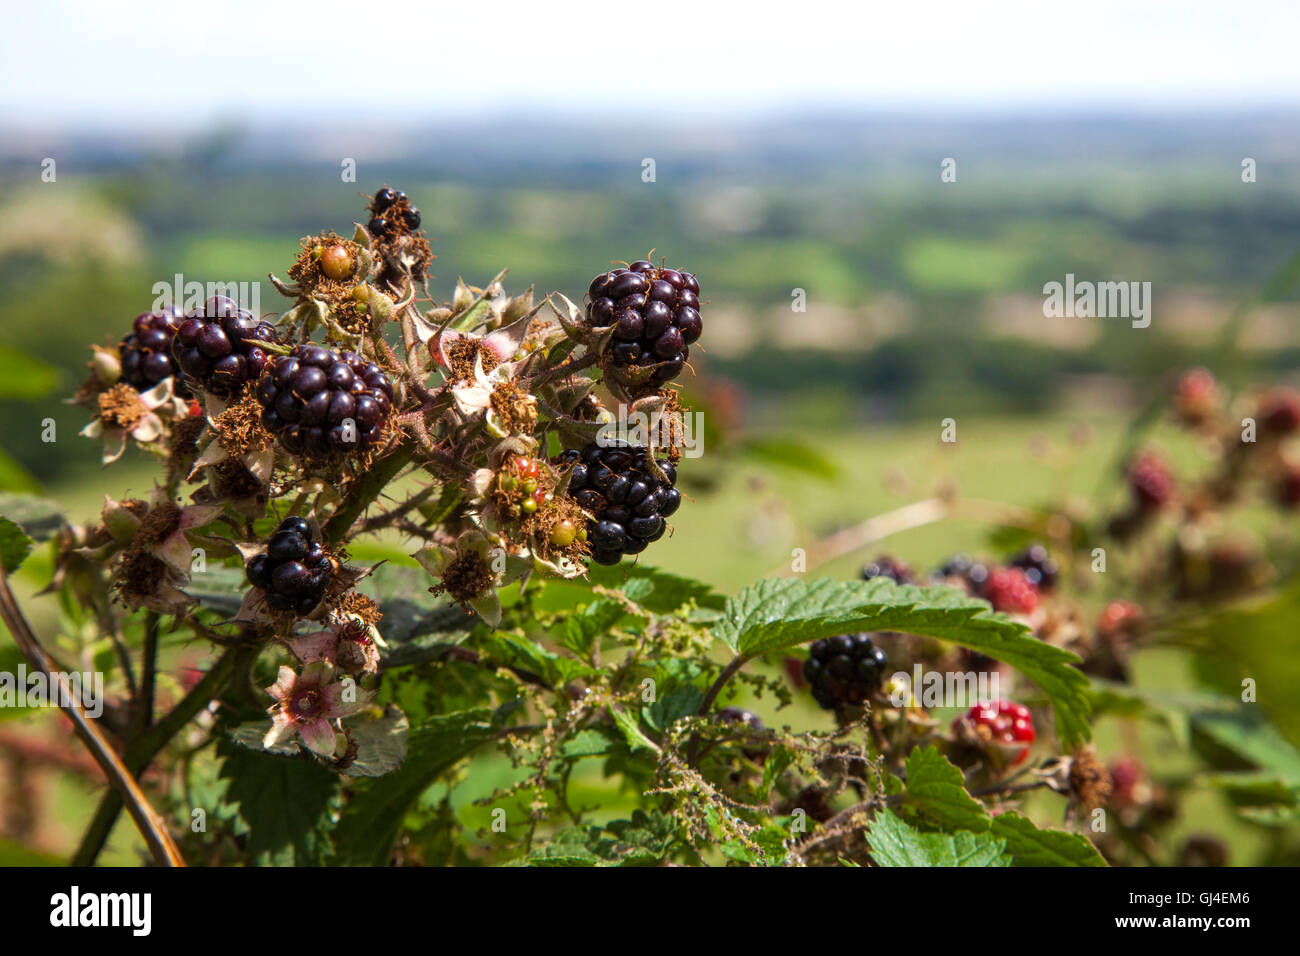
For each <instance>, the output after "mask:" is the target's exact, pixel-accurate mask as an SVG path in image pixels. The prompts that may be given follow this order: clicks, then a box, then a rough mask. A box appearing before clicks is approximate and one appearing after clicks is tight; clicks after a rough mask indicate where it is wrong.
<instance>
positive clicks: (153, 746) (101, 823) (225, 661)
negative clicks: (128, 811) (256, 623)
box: [71, 647, 256, 866]
mask: <svg viewBox="0 0 1300 956" xmlns="http://www.w3.org/2000/svg"><path fill="white" fill-rule="evenodd" d="M249 653H252V654H256V650H255V649H254V648H248V647H232V648H230V649H229V650H227V651H226V652H225V653H224V654H222V655H221V656H220V657H219V658H217V660H216V662H215V663H214V664H213V665H212V667H211V669H209V671H208V672H207V674H205V675H204V676H203V679H202V680H200V681H199V682H198V683H197V684H195V685H194V688H193V690H191V691H190V692H189V693H188V694H186V695H185V697H184V698H183V699H182V700H181V702H180V703H179V704H177V705H176V706H175V707H174V708H173V709H172V711H171V712H170V713H169V714H168V715H167V716H166V717H164V718H163V719H162V720H160V721H159V722H158V723H156V724H154V725H153V726H152V727H150V728H149V729H148V730H147V731H146V732H145V733H143V734H141V735H140V736H139V737H137V738H136V739H135V740H134V741H133V742H132V743H131V745H130V746H129V747H127V748H126V754H125V755H124V757H123V763H125V764H126V767H127V769H128V770H130V771H131V774H132V775H133V776H134V777H135V778H136V779H139V777H140V775H141V774H142V773H144V771H145V768H146V767H148V766H149V764H150V763H151V762H152V761H153V758H154V757H156V756H157V755H158V752H159V751H161V750H162V749H163V747H165V746H166V745H167V742H168V741H170V740H171V739H172V737H174V736H175V735H176V734H178V733H179V732H180V731H181V729H182V728H183V727H184V726H185V725H186V724H188V723H189V722H190V721H191V720H193V719H194V717H195V716H196V715H197V714H198V713H199V711H201V710H203V708H205V707H207V706H208V704H209V703H210V702H211V701H212V700H214V699H215V698H216V697H217V696H218V695H219V694H220V693H221V690H222V688H223V687H225V684H226V681H227V680H228V679H229V678H230V675H231V674H232V673H233V672H234V670H235V664H236V662H237V661H238V660H239V658H240V656H241V655H245V654H249ZM121 811H122V798H121V796H120V795H119V794H118V792H117V791H116V790H110V791H108V792H107V793H105V794H104V797H103V799H102V800H100V802H99V806H98V807H97V808H96V810H95V816H94V818H93V819H92V820H91V821H90V826H89V827H87V828H86V832H85V835H83V836H82V838H81V845H80V846H79V847H78V848H77V852H76V854H74V855H73V857H72V860H71V865H72V866H93V865H94V863H95V859H96V857H98V856H99V853H100V851H101V850H102V849H103V848H104V844H105V843H107V842H108V836H109V834H110V833H111V832H112V831H113V825H114V824H115V823H116V822H117V816H118V814H119V813H121Z"/></svg>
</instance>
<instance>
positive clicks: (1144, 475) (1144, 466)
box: [1128, 452, 1174, 513]
mask: <svg viewBox="0 0 1300 956" xmlns="http://www.w3.org/2000/svg"><path fill="white" fill-rule="evenodd" d="M1128 486H1129V490H1130V491H1131V492H1132V493H1133V500H1134V502H1135V503H1136V504H1137V508H1138V511H1139V512H1142V513H1149V512H1152V511H1157V510H1159V509H1160V508H1162V507H1164V506H1165V505H1166V504H1167V503H1168V502H1169V500H1170V499H1171V498H1172V497H1173V494H1174V476H1173V473H1172V472H1171V471H1170V470H1169V466H1168V465H1166V464H1165V462H1164V460H1163V459H1161V458H1160V457H1159V456H1157V455H1155V454H1154V453H1151V452H1146V453H1144V454H1141V455H1139V456H1138V457H1136V458H1134V459H1133V461H1132V462H1131V463H1130V464H1129V468H1128Z"/></svg>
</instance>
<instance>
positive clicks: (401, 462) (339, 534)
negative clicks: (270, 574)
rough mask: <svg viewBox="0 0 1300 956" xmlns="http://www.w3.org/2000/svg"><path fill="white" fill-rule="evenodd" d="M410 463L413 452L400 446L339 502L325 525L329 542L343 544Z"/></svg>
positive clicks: (382, 459) (362, 477)
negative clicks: (367, 509) (361, 517)
mask: <svg viewBox="0 0 1300 956" xmlns="http://www.w3.org/2000/svg"><path fill="white" fill-rule="evenodd" d="M410 461H411V450H410V448H409V447H406V446H403V445H398V446H397V447H396V448H394V449H393V450H392V451H390V452H389V453H388V454H387V455H385V456H384V457H383V458H381V459H379V461H378V462H376V463H375V466H374V467H373V468H372V469H370V471H368V472H366V473H365V474H364V475H362V476H361V478H360V479H359V480H358V481H357V483H356V484H354V485H353V486H352V488H351V489H350V490H349V491H348V494H347V497H346V498H344V499H343V501H342V502H340V503H339V506H338V508H337V509H335V511H334V514H333V515H331V516H330V520H329V521H327V522H326V523H325V527H324V528H323V529H322V531H323V532H324V535H325V539H326V540H327V541H328V542H329V543H330V544H338V543H339V542H340V541H342V540H343V539H344V538H345V537H346V536H347V533H348V531H349V530H351V528H352V524H353V522H355V521H356V520H357V518H358V517H360V515H361V513H362V512H363V511H365V510H366V508H368V507H369V506H370V504H371V503H372V502H373V501H374V500H375V499H376V498H378V497H379V494H380V492H382V491H383V490H384V488H385V487H386V486H387V485H388V483H389V482H390V481H392V480H393V479H394V478H395V477H397V473H398V472H399V471H401V470H402V469H403V468H404V467H406V465H408V464H409V463H410Z"/></svg>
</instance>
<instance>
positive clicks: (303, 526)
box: [245, 517, 334, 615]
mask: <svg viewBox="0 0 1300 956" xmlns="http://www.w3.org/2000/svg"><path fill="white" fill-rule="evenodd" d="M245 571H246V572H247V574H248V582H249V583H250V584H252V585H253V587H256V588H261V589H262V590H263V591H265V592H266V603H267V605H268V606H269V607H271V608H272V609H274V610H276V611H293V612H294V613H296V614H302V615H305V614H310V613H311V612H312V611H314V610H315V609H316V605H318V604H319V603H320V602H321V598H323V597H324V596H325V589H326V587H327V586H328V585H329V582H330V576H331V575H332V574H333V573H334V562H333V559H331V558H330V556H329V554H328V553H327V552H326V551H325V549H324V548H323V547H322V546H321V544H320V542H319V541H317V540H316V538H315V535H314V534H313V532H312V528H311V525H310V524H308V523H307V522H306V521H305V520H304V519H302V518H298V517H290V518H285V519H284V520H283V521H282V522H280V526H279V527H278V528H276V529H275V533H274V534H273V535H271V539H270V540H269V541H268V542H267V545H266V551H264V552H263V553H261V554H255V555H253V557H252V558H251V559H250V560H249V562H248V564H247V566H246V567H245Z"/></svg>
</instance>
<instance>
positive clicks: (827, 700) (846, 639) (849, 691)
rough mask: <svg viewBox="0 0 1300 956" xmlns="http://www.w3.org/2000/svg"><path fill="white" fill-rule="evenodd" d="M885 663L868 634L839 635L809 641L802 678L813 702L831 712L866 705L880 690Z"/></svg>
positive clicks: (879, 650) (881, 653)
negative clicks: (810, 690) (810, 691)
mask: <svg viewBox="0 0 1300 956" xmlns="http://www.w3.org/2000/svg"><path fill="white" fill-rule="evenodd" d="M887 664H888V661H887V659H886V657H885V652H884V651H882V650H881V649H880V648H878V647H877V646H876V645H875V643H874V642H873V641H872V639H871V635H870V634H843V635H841V636H839V637H831V638H826V639H823V640H819V641H813V642H812V645H811V646H810V647H809V648H808V660H807V661H805V662H804V665H803V676H804V679H805V680H806V681H807V682H808V685H809V687H810V688H811V689H812V695H813V699H814V700H816V701H817V703H818V704H820V705H821V706H822V707H823V708H825V709H826V710H834V709H837V708H841V707H846V706H857V705H861V704H864V703H866V702H867V700H868V699H870V697H871V695H872V694H874V693H875V692H876V691H878V690H879V689H880V684H881V681H882V680H883V679H884V676H885V668H886V666H887Z"/></svg>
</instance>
